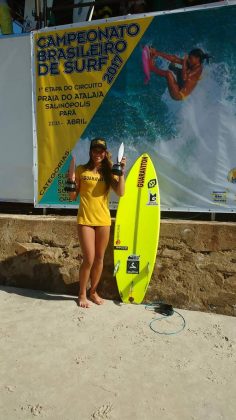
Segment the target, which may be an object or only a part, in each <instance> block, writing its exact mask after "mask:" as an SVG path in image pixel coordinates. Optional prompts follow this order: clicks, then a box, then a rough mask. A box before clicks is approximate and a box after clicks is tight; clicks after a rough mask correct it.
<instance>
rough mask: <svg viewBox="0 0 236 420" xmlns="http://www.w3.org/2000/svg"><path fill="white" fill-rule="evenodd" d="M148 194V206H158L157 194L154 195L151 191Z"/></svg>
mask: <svg viewBox="0 0 236 420" xmlns="http://www.w3.org/2000/svg"><path fill="white" fill-rule="evenodd" d="M148 193H149V197H148V202H147V206H158V203H157V193H154V194H152V193H151V192H150V191H149V192H148Z"/></svg>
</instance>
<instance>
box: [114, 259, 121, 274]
mask: <svg viewBox="0 0 236 420" xmlns="http://www.w3.org/2000/svg"><path fill="white" fill-rule="evenodd" d="M119 268H120V260H119V261H117V263H116V265H115V267H114V271H113V276H115V275H116V273H117V271H118V270H119Z"/></svg>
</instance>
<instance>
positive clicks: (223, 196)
mask: <svg viewBox="0 0 236 420" xmlns="http://www.w3.org/2000/svg"><path fill="white" fill-rule="evenodd" d="M211 196H212V199H213V201H214V203H224V204H225V203H226V201H227V191H212V193H211Z"/></svg>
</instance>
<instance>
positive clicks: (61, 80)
mask: <svg viewBox="0 0 236 420" xmlns="http://www.w3.org/2000/svg"><path fill="white" fill-rule="evenodd" d="M235 19H236V6H220V7H210V8H204V9H197V10H194V9H193V10H191V9H189V10H188V11H186V10H185V11H181V12H180V11H178V12H171V13H165V14H163V13H162V14H152V15H149V14H148V15H146V16H141V15H140V17H135V18H134V19H129V18H128V19H124V20H115V21H113V22H109V23H108V22H105V23H104V22H102V23H101V22H99V24H97V25H95V24H94V23H93V24H91V23H89V24H88V23H87V24H85V25H84V26H80V27H79V28H78V27H74V26H73V28H71V27H70V28H65V27H63V29H61V28H60V29H59V30H58V29H57V30H53V31H48V30H47V31H46V30H44V31H39V32H36V33H34V35H33V37H32V43H33V53H34V66H35V68H34V81H35V100H34V102H35V126H36V137H35V146H36V148H37V155H36V157H35V162H36V168H37V172H36V173H35V185H36V189H35V204H36V205H38V206H68V207H71V206H75V203H71V202H70V201H69V197H68V196H67V193H65V192H64V184H65V179H66V176H67V171H68V167H69V164H70V161H71V158H72V155H73V156H75V159H76V163H77V164H82V163H86V162H87V160H88V154H89V143H90V140H91V139H92V138H94V137H98V136H101V137H104V138H106V140H107V143H108V146H109V149H110V150H111V152H112V156H113V160H114V161H115V160H116V156H117V151H118V148H119V145H120V143H121V142H124V145H125V155H126V156H127V160H128V164H127V166H128V169H129V167H131V166H132V164H133V162H134V161H135V160H136V158H137V157H138V156H139V155H141V154H142V153H148V154H149V155H150V156H151V158H152V160H153V162H154V164H155V167H156V170H157V172H158V178H159V183H160V192H161V195H162V210H172V211H215V212H217V211H219V212H229V211H235V210H236V119H235V113H236V107H235V104H236V74H235V71H234V69H235V65H236V49H235V45H234V36H235ZM117 201H118V200H117V198H116V197H115V196H113V195H112V196H111V203H110V204H111V208H115V207H116V205H117Z"/></svg>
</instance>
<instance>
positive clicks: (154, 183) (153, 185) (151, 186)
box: [148, 179, 157, 188]
mask: <svg viewBox="0 0 236 420" xmlns="http://www.w3.org/2000/svg"><path fill="white" fill-rule="evenodd" d="M156 185H157V180H156V179H150V181H148V188H154V187H155V186H156Z"/></svg>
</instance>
